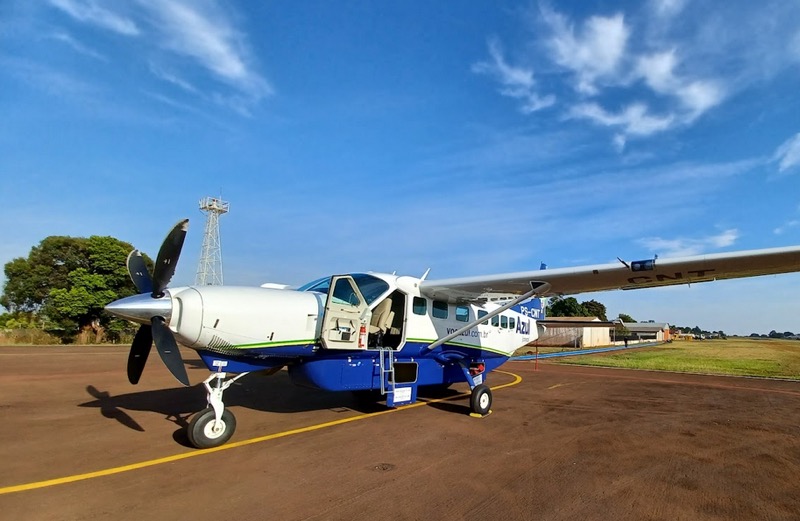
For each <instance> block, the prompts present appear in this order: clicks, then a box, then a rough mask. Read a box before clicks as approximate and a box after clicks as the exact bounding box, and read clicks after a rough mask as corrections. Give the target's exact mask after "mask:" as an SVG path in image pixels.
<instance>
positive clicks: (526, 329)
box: [517, 310, 538, 335]
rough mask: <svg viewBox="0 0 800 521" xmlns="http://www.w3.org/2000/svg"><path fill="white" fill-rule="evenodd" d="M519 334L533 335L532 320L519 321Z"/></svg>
mask: <svg viewBox="0 0 800 521" xmlns="http://www.w3.org/2000/svg"><path fill="white" fill-rule="evenodd" d="M537 311H538V310H537ZM517 333H519V334H521V335H530V334H531V321H530V320H525V321H522V320H518V321H517Z"/></svg>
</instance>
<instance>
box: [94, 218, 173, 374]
mask: <svg viewBox="0 0 800 521" xmlns="http://www.w3.org/2000/svg"><path fill="white" fill-rule="evenodd" d="M188 227H189V219H184V220H182V221H180V222H179V223H178V224H176V225H175V226H174V227H173V228H172V230H171V231H170V232H169V234H168V235H167V237H166V238H165V239H164V242H163V243H162V244H161V249H159V250H158V257H157V258H156V264H155V268H154V270H153V277H152V278H151V277H150V272H149V271H148V270H147V266H146V265H145V262H144V258H143V257H142V254H141V253H140V252H139V251H138V250H133V251H132V252H131V253H130V254H129V255H128V260H127V266H128V273H129V274H130V276H131V280H133V284H134V285H135V286H136V289H137V290H138V291H139V295H133V296H132V297H127V298H123V299H120V300H116V301H114V302H112V303H111V304H109V305H107V306H106V308H105V309H106V311H108V312H109V313H112V314H114V315H116V316H118V317H120V318H125V319H128V320H133V321H134V322H139V323H140V324H142V325H141V326H139V330H138V331H137V332H136V336H135V337H134V338H133V343H132V344H131V351H130V354H129V355H128V380H129V381H130V382H131V383H132V384H136V383H138V382H139V378H141V376H142V371H143V370H144V366H145V363H146V362H147V356H148V355H149V354H150V349H151V347H152V345H153V343H155V344H156V350H157V351H158V354H159V355H160V356H161V360H162V361H163V362H164V365H166V366H167V369H169V371H170V372H171V373H172V376H174V377H175V378H176V379H177V380H178V381H179V382H180V383H182V384H183V385H187V386H188V385H189V377H188V376H187V374H186V368H185V367H184V365H183V360H182V359H181V354H180V351H179V350H178V343H177V341H176V340H175V335H174V334H173V333H172V331H171V330H170V329H169V327H168V326H167V322H168V321H169V319H170V317H171V315H172V300H171V298H170V297H169V295H168V294H167V293H166V289H167V285H168V284H169V281H170V280H171V279H172V276H173V275H174V274H175V267H176V266H177V264H178V257H180V254H181V249H182V248H183V241H184V239H186V230H187V229H188Z"/></svg>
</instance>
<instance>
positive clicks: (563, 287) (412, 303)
mask: <svg viewBox="0 0 800 521" xmlns="http://www.w3.org/2000/svg"><path fill="white" fill-rule="evenodd" d="M188 222H189V221H188V219H187V220H183V221H180V222H179V223H178V224H177V225H176V226H175V227H174V228H173V229H172V231H171V232H170V233H169V234H168V235H167V238H166V239H165V240H164V243H163V244H162V246H161V249H160V250H159V253H158V257H157V258H156V262H155V267H154V273H153V276H152V277H151V276H150V274H149V273H148V270H147V267H146V266H145V263H144V260H143V258H142V256H141V254H140V253H139V251H137V250H134V251H133V252H131V254H130V255H129V256H128V261H127V263H128V271H129V272H130V274H131V278H132V279H133V282H134V284H135V286H136V288H137V289H138V291H139V294H138V295H134V296H131V297H127V298H123V299H120V300H117V301H115V302H112V303H111V304H109V305H108V306H106V310H107V311H109V312H110V313H112V314H114V315H116V316H118V317H121V318H124V319H128V320H131V321H134V322H137V323H140V324H142V325H141V326H140V328H139V330H138V332H137V333H136V336H135V338H134V340H133V344H132V346H131V351H130V355H129V357H128V379H129V380H130V382H131V383H133V384H136V383H137V382H138V381H139V378H140V377H141V374H142V371H143V369H144V365H145V362H146V360H147V356H148V354H149V352H150V349H151V345H152V344H153V343H155V345H156V349H157V351H158V352H159V354H160V355H161V358H162V360H163V361H164V363H165V364H166V366H167V368H168V369H169V370H170V372H171V373H172V374H173V375H174V376H175V378H177V379H178V381H180V382H181V383H182V384H184V385H189V379H188V376H187V374H186V369H185V367H184V364H183V360H182V359H181V355H180V352H179V350H178V343H180V344H181V345H183V346H186V347H189V348H192V349H195V350H196V351H197V352H198V353H199V355H200V357H201V358H202V360H203V362H204V363H205V364H206V366H207V367H208V368H209V370H210V371H212V374H211V375H210V376H209V377H208V378H207V379H206V380H205V381H204V382H203V384H204V386H205V387H206V390H207V398H208V407H207V408H206V409H205V410H203V411H201V412H199V413H198V414H196V415H195V416H194V417H193V418H192V420H191V422H190V424H189V426H188V433H187V434H188V438H189V440H190V442H191V443H192V444H193V445H194V446H196V447H198V448H208V447H215V446H219V445H222V444H224V443H225V442H226V441H228V440H229V439H230V437H231V436H232V435H233V432H234V430H235V428H236V420H235V418H234V416H233V414H232V413H231V411H230V410H229V409H227V408H225V405H224V403H223V393H224V392H225V390H226V389H228V388H229V387H230V385H231V384H232V383H233V382H235V381H236V380H238V379H240V378H242V377H243V376H245V375H246V374H248V373H250V372H254V371H259V372H262V373H263V372H266V373H268V374H269V373H273V372H277V371H279V370H281V369H282V368H284V367H285V368H286V369H287V370H288V373H289V375H290V376H291V378H292V380H293V382H295V383H296V384H299V385H304V386H310V387H313V388H317V389H324V390H328V391H352V392H357V393H361V394H365V395H368V396H373V397H375V398H376V400H377V399H384V398H385V400H386V404H387V405H388V406H389V407H395V406H400V405H405V404H410V403H413V402H415V401H416V399H417V392H418V390H419V388H420V387H422V386H438V387H441V388H445V387H447V386H449V385H451V384H453V383H457V382H466V383H467V384H468V385H469V387H470V389H471V390H472V392H471V397H470V409H471V411H472V414H475V415H485V414H488V413H489V412H490V407H491V405H492V392H491V390H490V389H489V387H488V386H487V385H486V383H485V382H486V376H487V374H488V373H489V372H490V371H492V370H493V369H496V368H497V367H499V366H500V365H502V364H503V363H504V362H506V361H507V360H508V359H509V358H510V357H511V355H512V354H513V353H514V351H515V350H517V349H519V348H520V347H523V346H525V345H526V344H528V343H529V342H531V341H534V340H536V339H537V338H538V336H539V331H540V328H541V327H542V326H541V324H540V323H539V322H540V321H541V320H543V319H544V318H545V317H544V306H543V300H542V299H543V298H544V297H548V296H554V295H574V294H578V293H584V292H592V291H604V290H611V289H639V288H649V287H655V286H667V285H673V284H690V283H691V284H694V283H698V282H707V281H712V280H718V279H731V278H738V277H751V276H758V275H770V274H778V273H788V272H793V271H800V246H795V247H787V248H773V249H762V250H751V251H740V252H733V253H721V254H712V255H699V256H691V257H682V258H674V259H660V258H659V259H648V260H644V261H634V262H630V263H628V262H625V261H622V260H620V262H619V263H611V264H599V265H594V266H582V267H574V268H559V269H546V270H542V269H540V270H535V271H526V272H519V273H506V274H499V275H486V276H478V277H465V278H453V279H443V280H427V279H426V275H427V273H426V274H425V275H423V276H422V277H421V278H416V277H409V276H399V275H395V274H385V273H349V274H342V275H333V276H326V277H323V278H320V279H318V280H315V281H313V282H310V283H308V284H306V285H304V286H301V287H299V288H296V289H292V288H289V287H286V286H281V285H277V284H265V285H264V286H262V287H233V286H189V287H181V288H171V289H167V285H168V283H169V281H170V279H171V278H172V276H173V274H174V273H175V266H176V263H177V261H178V257H179V255H180V252H181V248H182V247H183V242H184V239H185V237H186V230H187V227H188Z"/></svg>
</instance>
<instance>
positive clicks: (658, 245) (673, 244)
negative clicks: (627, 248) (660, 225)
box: [638, 228, 739, 257]
mask: <svg viewBox="0 0 800 521" xmlns="http://www.w3.org/2000/svg"><path fill="white" fill-rule="evenodd" d="M738 238H739V231H738V230H736V229H733V228H732V229H729V230H724V231H722V232H721V233H719V234H717V235H711V236H708V237H702V238H700V239H688V238H684V237H680V238H677V239H663V238H661V237H648V238H644V239H640V240H639V241H638V242H639V244H641V245H642V246H644V247H646V248H648V249H649V250H650V251H652V252H654V253H657V254H659V255H663V256H665V257H685V256H688V255H698V254H701V253H703V252H704V251H706V250H708V249H710V248H713V249H719V248H726V247H728V246H731V245H732V244H733V243H735V242H736V240H737V239H738Z"/></svg>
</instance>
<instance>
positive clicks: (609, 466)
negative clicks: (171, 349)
mask: <svg viewBox="0 0 800 521" xmlns="http://www.w3.org/2000/svg"><path fill="white" fill-rule="evenodd" d="M184 356H185V358H186V360H187V366H188V368H189V377H190V379H191V380H192V381H193V382H196V383H199V382H201V381H202V380H203V378H205V376H206V375H207V371H206V370H205V369H204V368H202V367H201V365H200V363H199V361H198V359H197V357H196V356H193V353H192V352H191V351H184ZM126 357H127V349H126V348H124V347H108V346H105V347H2V348H0V367H1V368H2V369H0V414H1V416H0V419H2V424H3V427H4V428H3V429H2V430H1V431H0V458H2V462H3V472H2V474H1V475H0V512H1V513H2V514H0V515H1V516H2V518H3V519H36V520H49V519H53V520H64V519H70V520H84V519H114V520H115V521H116V520H126V519H136V520H137V521H139V520H141V519H201V520H202V519H235V520H250V519H252V520H257V519H276V520H301V519H303V520H308V519H326V520H327V519H372V520H374V519H392V520H403V519H420V520H422V519H424V520H431V519H476V520H477V519H504V520H505V519H509V520H514V519H545V520H554V519H614V520H627V519H630V520H642V519H652V520H670V521H672V520H681V519H685V520H696V519H700V520H704V519H709V520H711V519H713V520H734V519H748V520H749V519H759V520H761V519H776V520H778V519H781V520H782V519H785V520H797V519H800V490H799V489H798V476H800V427H799V426H798V411H800V383H797V382H781V381H770V380H757V379H744V378H731V377H708V376H689V375H679V374H671V373H657V372H642V371H626V370H614V369H597V368H579V367H569V366H558V365H555V364H540V370H539V371H538V372H534V371H533V364H532V363H528V362H511V363H508V364H506V365H505V366H504V367H503V369H505V370H507V371H509V372H512V373H515V374H518V375H520V376H521V377H522V378H523V380H522V382H521V383H520V384H518V385H515V386H513V387H507V388H504V389H500V390H497V391H496V392H495V394H494V405H493V411H494V412H493V414H492V415H490V416H489V417H487V418H483V419H474V418H470V417H469V416H468V415H467V412H468V400H467V398H466V397H461V398H457V399H454V400H451V401H445V402H438V403H433V404H430V405H428V406H423V407H417V408H411V409H399V410H397V411H396V412H393V413H390V414H385V415H379V416H371V417H368V418H366V419H363V420H360V421H355V422H351V423H345V424H342V425H337V426H333V427H328V428H324V429H320V430H315V431H311V432H303V433H299V434H294V435H290V436H286V437H282V438H279V439H273V440H267V441H262V442H259V443H255V444H250V445H246V446H240V447H234V448H231V449H230V450H223V451H220V452H216V453H203V454H200V455H198V456H197V457H191V458H188V459H183V460H179V461H172V462H169V463H163V464H158V465H154V466H150V467H147V468H141V469H137V470H130V471H126V472H121V473H118V474H114V475H109V476H103V477H96V478H92V479H85V480H81V481H76V482H72V483H67V484H59V485H54V486H48V487H44V488H38V489H34V490H26V491H21V492H7V490H8V488H7V487H11V486H15V485H21V484H25V483H31V482H39V481H42V480H49V479H53V478H59V477H65V476H71V475H76V474H81V473H87V472H92V471H97V470H103V469H108V468H114V467H119V466H123V465H128V464H133V463H137V462H141V461H146V460H151V459H154V458H162V457H165V456H171V455H175V454H184V453H195V452H197V451H195V450H194V449H191V448H188V447H187V446H185V444H186V438H185V435H184V434H183V430H182V427H183V426H184V425H185V424H186V422H187V418H188V417H189V416H190V414H191V413H194V412H196V411H198V410H200V409H202V408H203V407H204V406H205V392H204V390H203V389H202V387H200V386H198V385H195V386H193V387H191V388H182V387H179V384H177V383H176V382H175V381H174V380H173V379H172V377H171V376H170V375H169V374H168V373H167V371H166V369H164V367H163V365H162V364H161V362H160V360H158V356H157V355H155V353H153V354H152V355H151V360H150V361H149V362H148V368H147V370H146V371H145V374H144V376H143V378H142V382H141V383H140V384H139V385H138V386H132V385H130V384H129V383H128V382H127V379H126V377H125V363H126ZM512 381H513V377H512V376H509V375H506V374H493V375H490V377H489V383H490V384H491V385H500V384H503V383H509V382H512ZM464 389H465V386H460V387H458V390H464ZM225 399H226V403H227V404H228V405H229V406H230V407H231V410H232V411H233V412H234V413H235V414H236V417H237V420H238V424H239V427H238V430H237V432H236V434H235V435H234V437H233V439H232V440H231V443H233V442H237V441H242V440H247V439H251V438H256V437H259V436H264V435H266V434H270V433H276V432H281V431H286V430H289V429H296V428H300V427H304V426H310V425H315V424H320V423H323V422H329V421H333V420H338V419H342V418H348V417H354V416H358V415H362V414H364V413H365V412H368V411H367V410H366V409H364V408H363V407H359V406H357V405H356V403H355V402H354V401H353V399H352V398H351V396H350V395H349V394H348V393H323V392H317V391H311V390H306V389H301V388H298V387H295V386H293V385H291V383H290V382H289V381H288V378H287V376H286V374H285V373H279V374H277V375H274V376H271V377H261V376H256V375H249V376H247V377H245V378H243V379H242V380H241V381H240V382H239V383H238V384H237V385H235V386H234V387H232V388H231V389H230V390H229V391H228V392H227V393H226V395H225ZM371 410H372V411H377V410H381V408H380V407H378V408H373V409H371Z"/></svg>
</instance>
